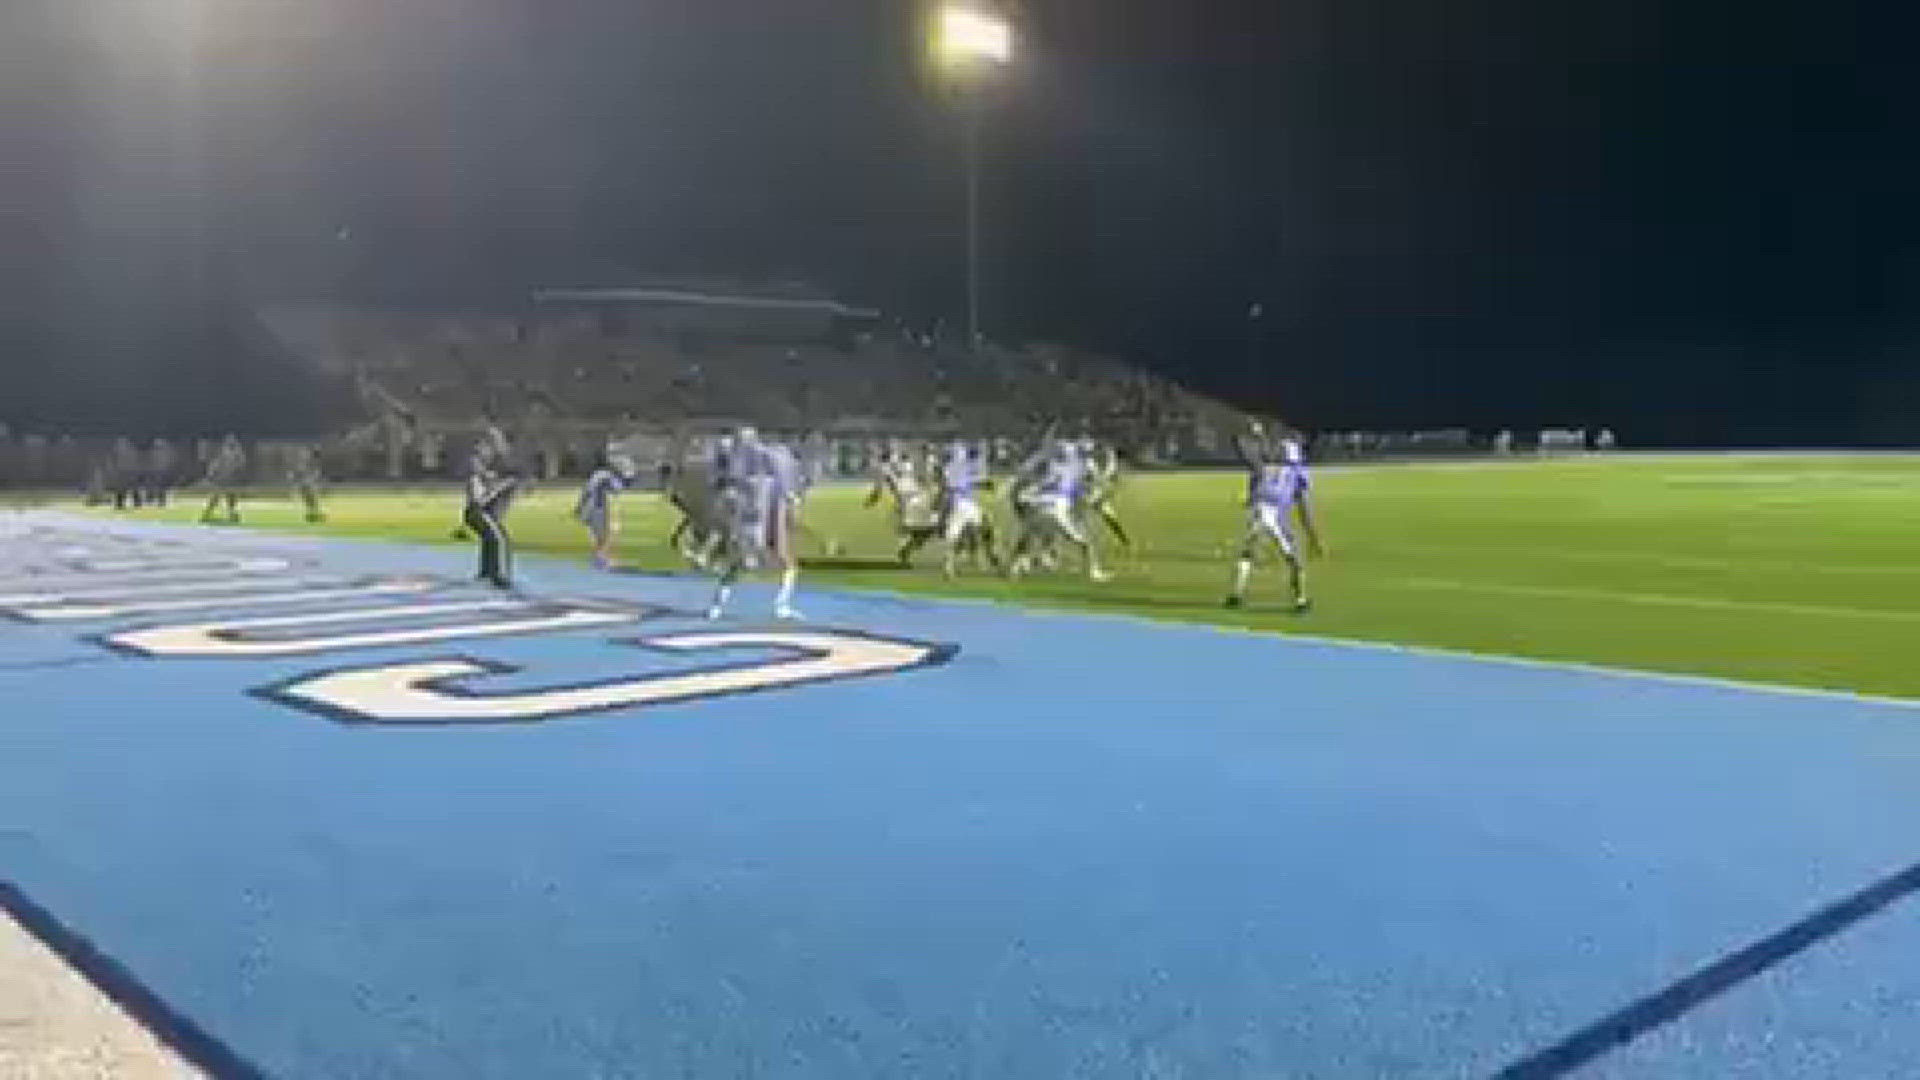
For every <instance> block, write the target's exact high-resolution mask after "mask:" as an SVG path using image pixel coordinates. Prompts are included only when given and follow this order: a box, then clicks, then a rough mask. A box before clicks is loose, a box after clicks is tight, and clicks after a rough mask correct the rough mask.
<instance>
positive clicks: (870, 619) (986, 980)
mask: <svg viewBox="0 0 1920 1080" xmlns="http://www.w3.org/2000/svg"><path fill="white" fill-rule="evenodd" d="M128 531H133V530H128ZM140 532H141V534H142V535H162V534H164V535H167V536H170V537H175V538H178V537H181V536H186V537H189V538H195V539H197V538H198V537H199V535H200V534H197V533H192V532H187V531H177V530H176V531H165V530H142V531H140ZM220 541H221V542H223V543H237V544H242V545H243V546H247V547H250V548H257V547H260V546H262V545H264V546H267V547H270V548H275V549H285V550H289V551H294V552H298V553H300V554H303V555H306V556H311V557H314V558H317V559H318V560H319V562H320V565H321V566H322V567H323V568H326V569H330V570H336V571H338V572H339V573H341V574H343V575H361V574H367V573H373V572H415V573H417V572H441V573H447V574H449V575H454V576H457V575H458V574H459V572H460V571H463V570H464V569H465V562H464V555H463V553H459V552H453V551H446V550H421V549H409V548H400V547H392V546H383V545H351V544H324V543H320V542H315V541H304V540H303V541H280V540H272V541H263V540H260V539H259V538H245V539H236V538H234V537H232V536H231V534H228V535H226V536H223V537H221V538H220ZM525 571H526V574H527V576H528V577H530V578H531V579H532V581H533V583H534V584H535V586H536V590H535V591H537V592H538V593H539V594H540V595H542V596H548V595H553V596H568V597H597V598H605V599H614V600H620V599H624V600H626V601H629V602H636V601H638V602H646V603H649V604H660V605H667V606H671V607H676V608H681V609H691V608H694V607H697V606H698V605H699V603H700V602H701V601H702V600H703V599H704V586H703V585H702V584H701V583H699V582H695V581H687V580H671V579H645V578H642V579H635V578H627V577H617V576H606V575H596V574H592V573H590V572H588V571H586V570H584V569H577V568H574V567H572V566H568V565H565V564H560V563H552V562H531V561H530V562H529V563H528V564H527V566H526V567H525ZM805 599H806V600H807V601H808V603H807V604H806V607H807V609H808V612H809V614H810V615H812V616H814V617H815V619H816V620H818V622H820V623H823V624H826V625H832V626H841V627H848V628H855V629H858V630H860V631H863V632H867V633H873V634H881V635H890V636H897V637H902V638H908V639H916V640H932V641H938V642H942V643H948V644H951V645H953V646H955V647H957V653H956V654H955V655H954V656H952V658H951V659H950V660H948V661H947V662H946V663H943V664H938V665H935V666H927V667H920V668H916V669H914V670H910V671H905V672H901V673H898V674H894V675H883V676H874V677H871V678H863V679H857V680H849V681H837V682H823V683H812V684H808V685H802V686H797V687H792V688H787V689H781V690H773V691H767V692H764V693H757V694H750V695H745V696H733V697H710V698H703V699H698V700H692V701H686V702H682V703H676V704H670V705H663V706H659V707H657V708H651V709H645V710H638V711H635V710H627V711H618V712H606V713H599V714H594V715H591V716H585V717H577V718H572V719H568V720H565V721H563V722H552V723H540V724H529V725H510V726H461V727H446V728H435V729H418V728H383V727H369V726H342V725H339V724H335V723H331V722H328V721H327V720H325V719H322V718H321V717H319V716H315V715H312V714H309V713H306V712H301V711H296V710H293V709H290V708H287V707H285V706H284V705H280V704H276V703H274V702H272V701H268V700H262V699H261V698H260V697H257V696H254V695H252V694H250V693H249V691H252V690H256V689H258V688H260V687H264V686H269V685H273V684H278V683H283V682H285V681H287V680H291V679H295V678H296V677H298V676H301V675H303V674H306V673H311V672H314V671H319V670H324V669H329V668H335V667H339V666H342V665H365V664H373V663H377V662H381V661H386V660H415V659H421V658H428V657H443V656H448V655H462V656H470V657H475V658H479V659H484V660H487V661H491V662H494V663H500V664H510V665H514V666H515V667H518V668H521V669H523V670H521V671H519V672H517V673H515V674H512V675H507V676H503V677H499V678H489V679H486V680H482V682H484V683H486V685H487V689H488V690H491V691H505V690H511V689H531V688H534V687H537V686H544V685H552V684H556V683H572V682H582V681H591V680H595V679H604V678H607V677H609V676H612V675H619V674H626V673H630V672H633V671H637V670H646V669H653V670H661V671H666V670H671V669H676V668H684V667H686V666H688V665H689V664H691V663H694V662H693V661H689V660H686V659H683V658H679V657H672V658H668V657H661V656H657V655H649V654H647V653H643V652H641V651H637V650H633V649H630V648H624V647H619V646H615V645H611V644H609V642H610V641H612V640H614V639H619V638H629V637H632V636H633V631H632V630H631V629H627V630H623V629H621V628H614V629H612V630H607V629H596V630H588V631H575V632H567V633H559V634H546V635H535V636H525V637H501V638H489V639H478V640H471V641H461V642H452V643H446V642H442V643H434V644H426V645H419V646H403V647H396V648H385V649H372V650H358V651H354V652H351V653H334V654H327V655H321V656H306V657H287V658H280V659H247V660H228V659H173V660H168V659H145V658H127V657H120V656H116V655H112V654H110V653H107V652H106V651H105V650H102V649H100V648H99V647H97V646H94V645H90V644H86V643H84V642H80V641H78V635H80V634H82V633H97V632H100V631H102V630H106V629H111V628H112V627H113V626H116V625H119V624H108V625H105V626H103V625H102V624H97V623H84V624H77V625H73V626H47V625H23V624H9V625H4V626H0V635H4V636H0V700H4V701H5V702H6V709H5V715H4V719H0V879H4V880H6V881H9V882H11V883H12V884H13V885H14V886H15V887H16V888H17V889H18V890H20V892H21V893H22V894H23V895H25V896H27V897H30V898H31V899H32V901H33V902H34V903H35V904H37V905H39V906H40V907H42V908H44V909H45V910H46V911H48V912H51V913H52V914H53V915H54V916H56V917H57V918H58V919H59V920H60V922H61V923H62V924H64V925H65V926H66V927H68V928H69V929H70V930H71V931H72V932H73V933H74V934H75V935H78V936H79V937H82V938H84V939H85V940H86V941H88V942H91V943H92V945H93V946H94V947H95V948H97V949H98V950H99V952H100V953H102V954H104V955H106V956H110V957H112V958H113V959H114V960H115V961H116V962H117V963H118V964H119V965H121V966H122V967H123V968H124V969H125V970H126V971H127V972H129V973H131V975H132V976H134V977H136V978H137V979H138V980H139V982H140V983H141V984H142V985H144V986H145V987H146V988H147V989H148V990H150V991H151V992H152V994H153V995H154V996H155V997H156V998H157V999H158V1000H159V1001H163V1002H165V1003H166V1004H167V1005H168V1006H169V1007H170V1008H171V1009H172V1010H173V1011H174V1012H175V1013H177V1014H178V1015H179V1016H180V1017H182V1018H184V1019H186V1020H188V1021H190V1022H191V1023H192V1024H193V1025H195V1026H196V1029H197V1030H199V1031H202V1032H204V1033H205V1034H206V1036H207V1037H208V1038H209V1039H212V1040H216V1041H217V1042H219V1043H220V1044H222V1045H224V1046H227V1047H230V1048H231V1049H232V1050H233V1052H234V1053H235V1054H237V1055H238V1056H239V1057H240V1058H242V1059H244V1060H245V1061H248V1062H251V1063H253V1064H254V1065H257V1066H258V1067H259V1068H260V1069H261V1070H263V1071H264V1072H266V1073H268V1074H272V1075H280V1076H301V1077H308V1076H386V1075H406V1076H419V1077H438V1076H445V1077H462V1078H466V1077H495V1076H497V1077H516V1078H524V1077H531V1076H586V1075H614V1076H680V1075H686V1076H701V1077H705V1076H726V1077H732V1076H750V1075H757V1076H780V1077H821V1078H836V1080H838V1078H846V1077H867V1076H874V1077H892V1076H898V1077H920V1076H979V1077H995V1078H1008V1080H1014V1078H1027V1077H1032V1078H1036V1080H1057V1078H1060V1077H1107V1076H1111V1077H1137V1076H1147V1075H1153V1076H1195V1077H1209V1078H1212V1077H1271V1076H1339V1077H1347V1076H1393V1077H1457V1076H1471V1075H1492V1074H1495V1073H1498V1072H1499V1071H1500V1070H1502V1069H1503V1068H1507V1067H1509V1066H1513V1065H1516V1064H1521V1063H1527V1062H1533V1063H1534V1065H1533V1066H1532V1067H1533V1069H1534V1071H1533V1072H1532V1073H1530V1074H1529V1075H1537V1076H1545V1075H1561V1074H1563V1073H1564V1072H1565V1071H1566V1069H1567V1068H1570V1067H1572V1066H1573V1065H1577V1064H1590V1065H1591V1066H1592V1067H1593V1068H1594V1069H1595V1070H1596V1071H1595V1074H1596V1075H1618V1076H1646V1077H1673V1076H1683V1077H1702V1078H1707V1077H1713V1078H1720V1077H1729V1076H1743V1075H1752V1076H1763V1075H1764V1076H1769V1077H1815V1076H1833V1075H1846V1076H1849V1077H1857V1076H1894V1075H1912V1074H1913V1072H1914V1070H1913V1069H1912V1068H1911V1066H1912V1065H1913V1064H1914V1062H1915V1057H1916V1054H1920V1036H1915V1035H1914V1034H1913V1033H1912V1026H1911V1025H1910V1024H1907V1023H1905V1022H1904V1019H1902V1018H1903V1017H1904V1016H1906V1015H1910V1008H1907V1006H1910V1005H1911V1002H1912V1001H1913V995H1914V994H1915V993H1916V992H1920V985H1916V983H1915V981H1914V979H1913V978H1912V977H1911V973H1910V971H1909V970H1908V969H1907V967H1906V966H1903V965H1902V960H1901V958H1902V957H1904V956H1906V955H1910V953H1911V948H1910V946H1912V945H1913V944H1915V942H1912V941H1909V940H1908V939H1909V938H1911V937H1912V934H1911V932H1910V931H1912V930H1913V924H1912V914H1911V912H1910V911H1909V910H1908V909H1906V908H1902V907H1892V908H1889V909H1888V910H1887V913H1886V914H1884V915H1883V916H1882V917H1881V918H1880V919H1878V920H1877V921H1860V922H1858V925H1854V923H1853V922H1847V923H1845V924H1843V925H1837V926H1835V927H1834V928H1833V935H1834V936H1831V937H1824V938H1820V939H1818V940H1810V941H1807V942H1802V943H1801V944H1802V945H1803V946H1804V947H1805V951H1801V952H1795V951H1792V950H1787V951H1783V952H1780V953H1779V955H1776V956H1772V957H1771V958H1770V959H1769V960H1768V964H1771V965H1773V966H1770V967H1769V966H1767V964H1761V965H1756V966H1753V968H1752V970H1749V971H1745V972H1744V973H1743V974H1742V975H1741V977H1740V978H1739V979H1735V980H1730V981H1728V982H1727V984H1726V985H1725V986H1723V987H1720V988H1719V991H1718V994H1717V996H1714V995H1707V996H1702V997H1699V998H1698V1000H1693V1001H1691V1002H1687V1003H1684V1004H1685V1007H1684V1008H1681V1009H1679V1010H1677V1011H1674V1010H1669V1011H1670V1012H1672V1013H1673V1014H1672V1015H1669V1016H1665V1017H1664V1018H1662V1019H1661V1021H1660V1023H1659V1024H1654V1025H1649V1026H1647V1028H1646V1030H1645V1031H1644V1032H1635V1034H1637V1035H1638V1040H1637V1041H1635V1042H1632V1043H1630V1044H1628V1045H1627V1046H1626V1047H1625V1048H1624V1049H1622V1048H1618V1047H1617V1046H1614V1045H1611V1044H1609V1045H1606V1046H1605V1047H1603V1048H1602V1052H1601V1053H1600V1054H1599V1055H1593V1056H1589V1057H1588V1059H1586V1060H1584V1061H1574V1060H1573V1059H1570V1058H1567V1059H1560V1062H1559V1065H1555V1064H1554V1063H1553V1062H1552V1061H1547V1060H1546V1059H1545V1058H1542V1057H1541V1056H1540V1055H1542V1054H1543V1053H1544V1052H1546V1051H1549V1050H1551V1049H1552V1048H1553V1047H1554V1046H1555V1045H1556V1044H1560V1043H1562V1042H1563V1041H1564V1040H1567V1039H1568V1038H1569V1037H1570V1036H1575V1035H1576V1034H1577V1033H1579V1032H1581V1031H1582V1030H1583V1029H1586V1028H1588V1027H1590V1026H1591V1025H1594V1024H1595V1023H1596V1022H1599V1021H1602V1020H1603V1019H1605V1018H1608V1017H1612V1016H1616V1015H1618V1014H1620V1013H1621V1011H1622V1010H1624V1009H1628V1008H1629V1007H1631V1006H1633V1005H1634V1004H1635V1003H1636V1002H1642V1001H1645V1000H1646V999H1648V998H1649V997H1650V996H1652V997H1657V996H1658V995H1659V994H1660V993H1661V992H1662V991H1663V989H1665V988H1670V987H1672V986H1673V985H1674V984H1675V983H1676V981H1677V980H1682V979H1683V978H1684V977H1686V976H1687V975H1688V974H1689V973H1692V972H1696V971H1697V970H1699V969H1701V968H1702V967H1703V966H1706V965H1711V964H1713V963H1715V962H1716V961H1718V960H1721V959H1723V958H1725V957H1728V956H1729V955H1730V954H1735V953H1737V952H1738V951H1739V950H1741V949H1743V948H1746V947H1748V946H1750V945H1753V944H1755V943H1757V942H1764V941H1767V940H1768V939H1770V938H1772V937H1774V936H1776V935H1779V934H1780V933H1781V932H1782V931H1783V930H1786V929H1788V928H1791V927H1792V926H1793V925H1794V924H1796V923H1797V922H1799V921H1800V920H1803V919H1806V918H1807V917H1808V916H1810V915H1814V914H1816V913H1817V912H1819V911H1820V910H1821V909H1822V908H1825V907H1827V906H1828V905H1831V904H1834V903H1835V902H1836V901H1839V900H1842V899H1843V898H1845V897H1848V896H1850V895H1852V894H1854V893H1856V892H1857V891H1858V890H1860V889H1862V888H1863V887H1866V886H1868V885H1869V884H1871V883H1873V882H1875V881H1879V880H1881V879H1884V878H1886V877H1887V875H1889V874H1890V873H1893V872H1895V871H1898V870H1900V869H1901V868H1902V867H1905V866H1907V865H1908V864H1910V863H1912V862H1913V861H1914V859H1915V858H1916V852H1920V845H1916V844H1915V843H1914V841H1913V839H1912V837H1911V835H1910V831H1911V830H1910V829H1909V828H1908V827H1907V826H1908V823H1909V822H1910V821H1912V820H1914V819H1915V818H1916V816H1917V814H1920V785H1916V784H1915V783H1914V775H1915V772H1916V768H1920V723H1917V722H1920V713H1916V712H1915V711H1913V710H1911V709H1903V708H1900V707H1897V706H1891V705H1877V704H1872V703H1867V702H1854V701H1847V700H1843V699H1823V698H1817V697H1807V696H1786V695H1772V694H1766V693H1756V692H1746V691H1741V690H1737V689H1732V688H1726V687H1714V686H1704V685H1684V684H1677V683H1671V682H1664V681H1656V680H1638V679H1626V678H1620V677H1617V676H1611V675H1605V674H1599V673H1594V672H1585V671H1579V670H1562V669H1552V668H1546V667H1528V666H1515V665H1505V664H1498V663H1483V662H1476V661H1472V660H1465V659H1456V658H1446V657H1436V656H1420V655H1410V654H1395V653H1390V652H1384V651H1379V650H1370V649H1356V648H1347V647H1341V646H1337V645H1331V644H1324V643H1311V642H1301V641H1289V640H1286V639H1281V638H1266V637H1255V636H1250V635H1241V634H1227V633H1215V632H1210V631H1207V630H1204V629H1197V628H1185V627H1171V626H1167V627H1161V626H1154V625H1150V624H1146V623H1140V622H1132V621H1126V620H1117V619H1100V618H1088V617H1079V616H1058V615H1037V614H1023V613H1020V612H1016V611H1011V610H1005V609H999V608H992V607H986V606H981V605H945V604H939V603H934V602H923V601H901V600H893V599H886V598H867V597H858V596H833V595H819V594H812V595H808V596H807V597H806V598H805ZM743 600H744V601H745V603H746V604H753V603H757V602H763V601H764V597H763V596H761V595H758V594H755V593H751V592H750V593H748V594H747V595H746V596H744V597H743ZM741 610H743V611H744V610H749V608H747V607H745V606H743V607H742V608H741ZM199 617H200V616H199V614H198V613H196V614H195V615H193V616H189V617H182V619H181V620H180V621H197V620H198V619H199ZM130 621H131V622H140V623H143V624H145V623H152V622H156V621H160V620H154V619H146V620H130ZM695 628H697V625H696V624H695V623H693V622H692V621H676V620H674V619H671V618H670V619H667V620H664V621H663V622H662V623H660V624H659V625H657V626H656V625H654V624H649V625H648V631H649V632H665V631H672V630H676V629H679V630H690V629H695ZM34 656H45V657H65V658H72V659H82V660H84V661H85V662H82V663H76V664H73V665H71V666H67V667H23V666H19V665H18V664H17V663H14V662H15V661H16V660H18V659H20V658H22V657H26V658H31V657H34ZM707 662H710V658H709V660H708V661H707ZM10 664H11V665H12V666H10ZM1898 899H1899V898H1898V897H1893V898H1890V899H1889V901H1888V902H1889V903H1898ZM1669 1004H1672V1002H1669ZM1903 1009H1904V1010H1905V1011H1903ZM1562 1066H1564V1067H1562ZM1556 1069H1557V1070H1558V1071H1555V1070H1556ZM1583 1075H1584V1074H1583Z"/></svg>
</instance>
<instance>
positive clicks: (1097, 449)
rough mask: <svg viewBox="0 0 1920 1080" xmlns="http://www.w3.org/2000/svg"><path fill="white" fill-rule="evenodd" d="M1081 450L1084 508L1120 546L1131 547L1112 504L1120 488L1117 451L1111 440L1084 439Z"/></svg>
mask: <svg viewBox="0 0 1920 1080" xmlns="http://www.w3.org/2000/svg"><path fill="white" fill-rule="evenodd" d="M1080 452H1081V454H1082V456H1083V457H1084V458H1085V460H1086V462H1087V489H1086V495H1085V501H1084V505H1085V507H1086V509H1087V510H1088V511H1090V512H1092V514H1093V515H1094V516H1095V517H1098V518H1099V519H1100V521H1101V522H1102V523H1104V524H1105V525H1106V527H1107V531H1108V532H1110V533H1112V534H1113V537H1114V539H1116V540H1118V541H1120V546H1121V547H1122V548H1124V549H1126V550H1127V551H1132V550H1133V540H1132V539H1131V538H1130V537H1128V536H1127V530H1126V528H1125V527H1124V526H1122V525H1121V524H1120V514H1119V512H1118V511H1117V510H1115V509H1114V505H1113V504H1114V498H1115V496H1117V495H1118V494H1119V491H1120V453H1119V451H1117V450H1115V449H1114V448H1113V445H1112V444H1110V443H1109V444H1104V445H1103V444H1100V443H1096V442H1094V441H1093V440H1092V439H1086V440H1083V441H1082V442H1081V444H1080Z"/></svg>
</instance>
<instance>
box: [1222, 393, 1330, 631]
mask: <svg viewBox="0 0 1920 1080" xmlns="http://www.w3.org/2000/svg"><path fill="white" fill-rule="evenodd" d="M1240 455H1241V457H1242V458H1243V459H1244V460H1245V461H1246V463H1247V515H1248V516H1247V531H1246V535H1245V537H1244V538H1242V540H1241V542H1240V558H1239V560H1238V561H1237V562H1236V563H1235V564H1234V568H1233V591H1232V592H1231V593H1229V594H1227V606H1228V607H1231V608H1237V607H1239V606H1241V605H1242V604H1244V603H1245V602H1246V595H1247V579H1248V578H1249V577H1251V576H1252V575H1253V556H1254V551H1255V549H1256V548H1257V547H1258V545H1259V543H1260V541H1261V540H1266V541H1268V542H1270V543H1272V544H1273V546H1274V547H1275V549H1277V550H1278V551H1279V552H1280V557H1281V558H1282V559H1283V560H1285V561H1286V564H1287V580H1288V584H1289V586H1290V588H1291V589H1292V593H1293V610H1295V611H1297V612H1305V611H1306V610H1308V608H1310V607H1311V606H1312V604H1311V602H1310V601H1309V600H1308V599H1307V591H1306V568H1305V566H1304V564H1303V563H1302V562H1301V559H1300V552H1299V549H1298V545H1296V544H1295V543H1294V539H1293V528H1292V524H1291V519H1292V517H1293V516H1294V515H1296V514H1297V515H1298V516H1299V518H1300V527H1301V529H1302V530H1304V531H1305V532H1306V535H1307V547H1308V550H1310V551H1311V552H1312V553H1313V554H1315V555H1320V554H1322V548H1321V545H1320V534H1319V530H1317V529H1316V528H1315V527H1314V522H1313V505H1312V501H1311V499H1310V497H1309V494H1310V491H1311V489H1312V486H1313V484H1312V478H1311V477H1310V476H1309V475H1308V473H1307V458H1306V451H1305V450H1304V448H1303V443H1302V440H1301V439H1300V437H1299V436H1298V435H1297V434H1294V433H1287V434H1286V435H1283V436H1282V437H1281V438H1279V439H1269V438H1267V435H1266V432H1265V431H1264V430H1263V429H1262V428H1261V426H1260V425H1259V424H1258V423H1257V422H1256V423H1255V424H1253V425H1252V428H1251V431H1250V432H1249V434H1248V436H1247V437H1246V438H1243V439H1241V440H1240Z"/></svg>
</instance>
